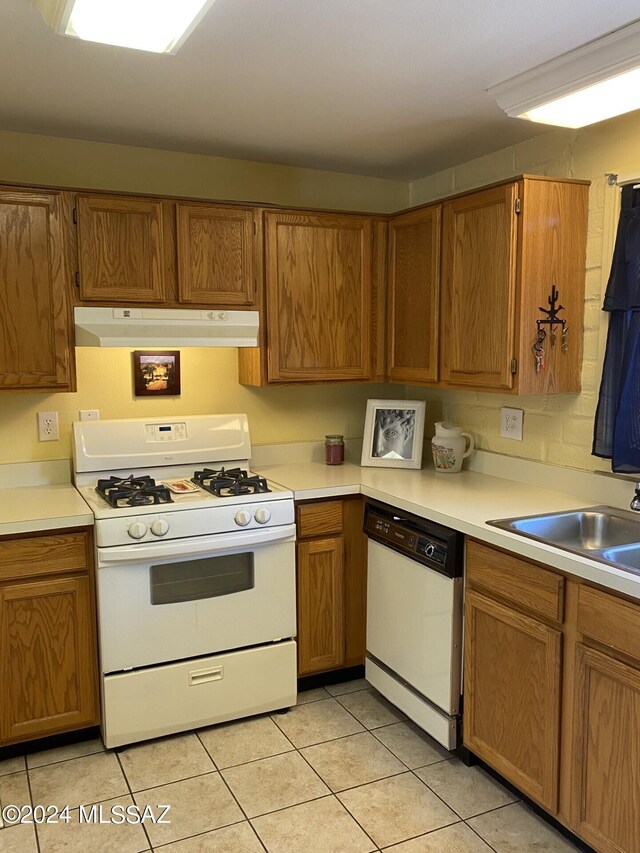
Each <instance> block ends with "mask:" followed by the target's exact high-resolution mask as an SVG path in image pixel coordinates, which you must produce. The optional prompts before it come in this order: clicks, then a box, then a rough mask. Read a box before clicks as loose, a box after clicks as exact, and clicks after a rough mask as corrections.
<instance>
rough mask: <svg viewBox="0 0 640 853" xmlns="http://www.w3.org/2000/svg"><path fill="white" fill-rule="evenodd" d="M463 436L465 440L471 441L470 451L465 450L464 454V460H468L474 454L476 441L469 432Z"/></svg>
mask: <svg viewBox="0 0 640 853" xmlns="http://www.w3.org/2000/svg"><path fill="white" fill-rule="evenodd" d="M462 435H463V436H464V437H465V438H468V439H469V449H468V450H465V452H464V453H463V454H462V458H463V459H466V458H467V456H470V455H471V454H472V453H473V448H474V447H475V443H474V441H473V436H472V435H469V433H468V432H463V433H462Z"/></svg>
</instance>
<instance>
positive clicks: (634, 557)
mask: <svg viewBox="0 0 640 853" xmlns="http://www.w3.org/2000/svg"><path fill="white" fill-rule="evenodd" d="M602 556H603V558H604V559H605V560H606V561H607V562H608V563H613V564H614V565H616V566H622V567H623V568H625V569H633V570H634V571H636V572H640V543H639V542H635V543H634V544H633V545H622V546H621V547H619V548H607V550H606V551H605V552H604V553H603V555H602Z"/></svg>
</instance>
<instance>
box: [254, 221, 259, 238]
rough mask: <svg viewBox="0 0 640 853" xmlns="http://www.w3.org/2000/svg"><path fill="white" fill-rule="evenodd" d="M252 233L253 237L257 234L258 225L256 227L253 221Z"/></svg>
mask: <svg viewBox="0 0 640 853" xmlns="http://www.w3.org/2000/svg"><path fill="white" fill-rule="evenodd" d="M253 233H254V236H255V235H256V234H257V233H258V225H257V223H256V221H255V219H254V220H253Z"/></svg>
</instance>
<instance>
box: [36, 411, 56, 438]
mask: <svg viewBox="0 0 640 853" xmlns="http://www.w3.org/2000/svg"><path fill="white" fill-rule="evenodd" d="M38 438H39V439H40V441H57V440H58V439H59V438H60V435H59V433H58V413H57V412H38Z"/></svg>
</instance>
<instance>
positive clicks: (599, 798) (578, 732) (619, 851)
mask: <svg viewBox="0 0 640 853" xmlns="http://www.w3.org/2000/svg"><path fill="white" fill-rule="evenodd" d="M574 675H575V706H574V720H573V724H574V737H575V740H574V748H573V756H574V760H575V764H574V772H573V784H572V792H573V797H574V802H573V809H572V811H573V821H572V822H573V824H574V825H573V826H572V829H574V830H575V831H576V832H577V833H579V834H580V835H581V836H582V838H584V839H585V841H587V842H588V843H589V844H591V845H593V846H594V847H595V848H596V849H597V850H600V851H603V853H633V852H634V851H637V850H640V799H639V797H638V791H639V785H640V729H639V728H638V721H639V720H640V670H638V669H636V668H633V667H630V666H627V665H626V664H623V663H620V662H619V661H617V660H614V659H613V658H610V657H609V656H608V655H604V654H601V653H600V652H597V651H594V650H593V649H589V648H587V647H586V646H583V645H580V644H578V645H577V647H576V666H575V673H574Z"/></svg>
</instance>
